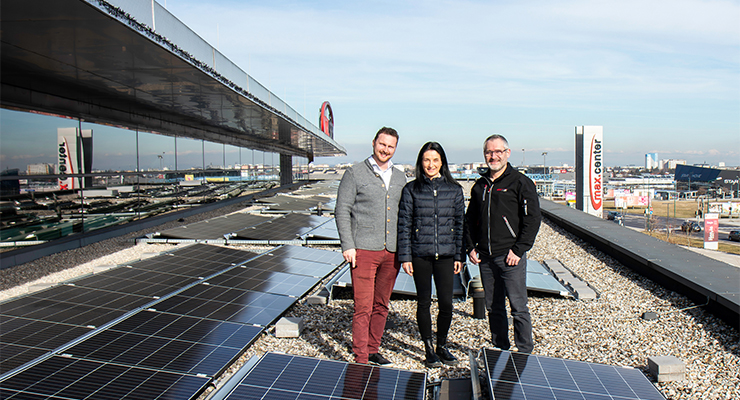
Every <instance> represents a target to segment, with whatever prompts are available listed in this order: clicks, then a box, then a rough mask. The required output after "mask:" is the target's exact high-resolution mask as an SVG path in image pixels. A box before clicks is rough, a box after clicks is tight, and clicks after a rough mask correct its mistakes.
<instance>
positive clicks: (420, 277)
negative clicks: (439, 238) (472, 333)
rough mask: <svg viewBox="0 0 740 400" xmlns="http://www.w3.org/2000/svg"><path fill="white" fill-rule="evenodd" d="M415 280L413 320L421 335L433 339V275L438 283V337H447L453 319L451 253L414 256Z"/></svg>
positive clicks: (452, 260) (453, 266)
mask: <svg viewBox="0 0 740 400" xmlns="http://www.w3.org/2000/svg"><path fill="white" fill-rule="evenodd" d="M411 262H412V263H413V265H414V284H415V285H416V296H417V306H416V322H417V323H418V324H419V333H420V334H421V338H422V339H424V340H426V339H432V315H431V312H430V311H429V307H431V305H432V277H434V285H435V286H436V287H437V305H438V308H439V312H438V314H437V338H438V339H439V338H446V337H447V333H448V332H449V331H450V324H451V323H452V288H453V283H454V277H455V260H454V259H453V257H451V256H450V257H440V258H439V259H438V260H435V259H434V257H414V258H413V260H412V261H411Z"/></svg>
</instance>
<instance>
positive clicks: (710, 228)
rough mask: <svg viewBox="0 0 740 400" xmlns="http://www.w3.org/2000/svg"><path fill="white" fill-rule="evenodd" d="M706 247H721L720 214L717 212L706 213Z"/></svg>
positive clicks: (713, 248)
mask: <svg viewBox="0 0 740 400" xmlns="http://www.w3.org/2000/svg"><path fill="white" fill-rule="evenodd" d="M704 248H705V249H710V250H717V249H718V248H719V215H717V214H715V213H707V214H706V215H704Z"/></svg>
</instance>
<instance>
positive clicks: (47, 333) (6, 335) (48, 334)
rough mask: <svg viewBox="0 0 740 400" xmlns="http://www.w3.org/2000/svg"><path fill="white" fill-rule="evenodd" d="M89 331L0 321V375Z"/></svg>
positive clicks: (16, 320)
mask: <svg viewBox="0 0 740 400" xmlns="http://www.w3.org/2000/svg"><path fill="white" fill-rule="evenodd" d="M92 330H93V328H92V327H83V326H75V325H67V324H58V323H53V322H46V321H37V320H32V319H27V318H19V317H6V316H1V317H0V354H2V357H0V374H3V373H6V372H8V371H10V370H12V369H14V368H17V367H20V366H21V365H23V364H25V363H27V362H29V361H31V360H33V359H35V358H36V357H39V356H41V355H43V354H45V353H47V352H49V351H52V350H54V349H56V348H57V347H60V346H62V345H63V344H65V343H67V342H69V341H71V340H74V339H76V338H78V337H80V336H82V335H84V334H87V333H89V332H91V331H92Z"/></svg>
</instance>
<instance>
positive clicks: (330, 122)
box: [319, 101, 334, 139]
mask: <svg viewBox="0 0 740 400" xmlns="http://www.w3.org/2000/svg"><path fill="white" fill-rule="evenodd" d="M319 129H321V132H324V133H325V134H326V135H328V136H329V137H330V138H332V139H334V113H332V111H331V105H330V104H329V102H328V101H325V102H324V103H323V104H321V115H320V116H319Z"/></svg>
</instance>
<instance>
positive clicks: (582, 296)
mask: <svg viewBox="0 0 740 400" xmlns="http://www.w3.org/2000/svg"><path fill="white" fill-rule="evenodd" d="M576 298H577V299H578V300H596V292H594V290H593V289H591V288H589V287H585V288H579V289H577V290H576Z"/></svg>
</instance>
